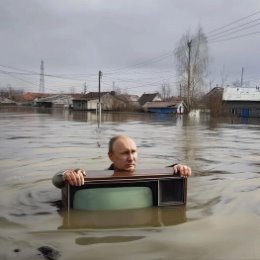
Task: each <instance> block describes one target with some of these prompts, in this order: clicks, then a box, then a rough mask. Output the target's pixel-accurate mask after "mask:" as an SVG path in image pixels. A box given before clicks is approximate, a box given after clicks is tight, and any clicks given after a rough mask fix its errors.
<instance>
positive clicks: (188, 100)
mask: <svg viewBox="0 0 260 260" xmlns="http://www.w3.org/2000/svg"><path fill="white" fill-rule="evenodd" d="M191 43H192V40H190V41H188V42H187V46H188V91H187V92H188V97H187V103H188V104H187V105H188V109H189V110H190V108H191V86H190V74H191V73H190V67H191V66H190V63H191V62H190V55H191Z"/></svg>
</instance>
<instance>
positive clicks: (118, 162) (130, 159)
mask: <svg viewBox="0 0 260 260" xmlns="http://www.w3.org/2000/svg"><path fill="white" fill-rule="evenodd" d="M108 155H109V158H110V160H111V161H112V162H113V163H114V166H115V168H116V169H118V170H122V171H134V170H135V167H136V160H137V150H136V144H135V142H134V141H133V140H132V139H131V138H128V137H120V138H119V139H117V140H116V141H115V143H114V145H113V151H112V152H109V153H108Z"/></svg>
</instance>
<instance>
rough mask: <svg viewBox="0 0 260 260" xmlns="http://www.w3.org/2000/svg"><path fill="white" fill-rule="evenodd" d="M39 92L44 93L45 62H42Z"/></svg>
mask: <svg viewBox="0 0 260 260" xmlns="http://www.w3.org/2000/svg"><path fill="white" fill-rule="evenodd" d="M39 92H40V93H44V62H43V60H41V72H40V86H39Z"/></svg>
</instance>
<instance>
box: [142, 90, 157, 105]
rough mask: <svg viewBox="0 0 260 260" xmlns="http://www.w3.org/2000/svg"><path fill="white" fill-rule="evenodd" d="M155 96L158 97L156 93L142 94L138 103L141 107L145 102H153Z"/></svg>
mask: <svg viewBox="0 0 260 260" xmlns="http://www.w3.org/2000/svg"><path fill="white" fill-rule="evenodd" d="M156 96H159V94H158V93H152V94H143V95H142V96H141V97H140V98H139V100H138V102H139V104H140V105H141V106H143V105H144V104H145V103H146V102H151V101H153V99H154V98H155V97H156Z"/></svg>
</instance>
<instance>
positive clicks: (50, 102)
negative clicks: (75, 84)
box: [34, 94, 73, 108]
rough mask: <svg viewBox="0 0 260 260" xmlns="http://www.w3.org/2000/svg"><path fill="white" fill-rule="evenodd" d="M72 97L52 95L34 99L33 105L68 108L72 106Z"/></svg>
mask: <svg viewBox="0 0 260 260" xmlns="http://www.w3.org/2000/svg"><path fill="white" fill-rule="evenodd" d="M72 100H73V97H72V96H70V95H64V94H61V95H53V96H48V97H43V98H37V99H35V100H34V105H35V106H37V107H45V108H69V107H71V106H72Z"/></svg>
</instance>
